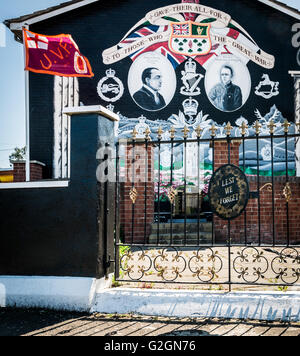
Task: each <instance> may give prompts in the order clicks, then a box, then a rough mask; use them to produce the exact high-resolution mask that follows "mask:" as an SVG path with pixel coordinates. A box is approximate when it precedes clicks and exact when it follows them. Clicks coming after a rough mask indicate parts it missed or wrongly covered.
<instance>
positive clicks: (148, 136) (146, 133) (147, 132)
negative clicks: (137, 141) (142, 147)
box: [145, 127, 151, 141]
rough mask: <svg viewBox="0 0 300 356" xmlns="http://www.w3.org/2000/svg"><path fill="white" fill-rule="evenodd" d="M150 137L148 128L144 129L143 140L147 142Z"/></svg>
mask: <svg viewBox="0 0 300 356" xmlns="http://www.w3.org/2000/svg"><path fill="white" fill-rule="evenodd" d="M150 135H151V130H150V129H149V127H147V128H146V131H145V139H146V140H147V141H149V140H150Z"/></svg>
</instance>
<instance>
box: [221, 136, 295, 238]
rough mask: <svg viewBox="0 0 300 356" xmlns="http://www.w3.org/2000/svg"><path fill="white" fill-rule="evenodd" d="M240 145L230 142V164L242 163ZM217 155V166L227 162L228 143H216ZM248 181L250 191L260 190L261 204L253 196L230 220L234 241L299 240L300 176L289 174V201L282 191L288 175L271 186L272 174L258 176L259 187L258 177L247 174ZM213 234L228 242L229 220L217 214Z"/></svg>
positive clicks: (277, 179)
mask: <svg viewBox="0 0 300 356" xmlns="http://www.w3.org/2000/svg"><path fill="white" fill-rule="evenodd" d="M239 144H240V143H239V142H235V144H233V145H231V163H232V164H234V165H237V166H238V165H239ZM214 158H215V168H216V169H217V168H218V167H220V166H221V165H224V164H227V163H228V144H227V142H223V141H222V142H217V143H216V144H215V155H214ZM248 180H249V184H250V191H251V192H257V191H258V190H259V191H260V204H259V199H258V198H256V199H250V200H249V203H248V206H247V209H246V210H245V212H244V213H243V214H242V215H241V216H240V217H238V218H237V219H234V220H232V221H231V222H230V238H231V242H232V243H244V242H254V243H258V242H261V243H266V244H270V243H271V244H272V243H276V244H286V243H287V242H288V239H289V242H290V243H300V209H299V208H300V178H299V177H289V182H290V188H291V192H292V197H291V200H290V201H289V203H288V204H287V202H286V199H285V196H284V194H283V190H284V188H285V186H286V177H285V176H283V177H274V185H273V186H271V184H272V178H271V177H259V186H258V181H257V176H248ZM272 187H273V188H272ZM273 190H274V201H273ZM273 202H274V217H273ZM273 221H274V223H273ZM273 227H274V228H273ZM214 233H215V241H216V242H224V241H227V240H228V237H229V233H228V222H227V221H226V220H222V219H220V218H219V217H217V216H215V217H214ZM288 235H289V236H288Z"/></svg>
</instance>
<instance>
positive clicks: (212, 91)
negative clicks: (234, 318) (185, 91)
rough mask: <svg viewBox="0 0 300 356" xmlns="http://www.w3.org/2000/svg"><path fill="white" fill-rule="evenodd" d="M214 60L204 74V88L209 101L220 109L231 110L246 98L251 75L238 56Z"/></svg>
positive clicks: (249, 87)
mask: <svg viewBox="0 0 300 356" xmlns="http://www.w3.org/2000/svg"><path fill="white" fill-rule="evenodd" d="M230 57H232V58H230V59H229V58H228V57H226V58H224V59H220V60H218V59H217V60H215V61H214V62H213V63H212V64H211V65H210V66H209V68H208V69H207V72H206V75H205V90H206V95H207V97H208V99H209V100H210V102H211V103H212V104H213V105H214V106H215V107H216V108H217V109H218V110H220V111H223V112H233V111H236V110H238V109H240V108H241V107H242V106H243V105H244V104H245V103H246V101H247V100H248V98H249V95H250V91H251V77H250V73H249V70H248V68H247V66H246V65H245V64H244V63H242V62H241V61H240V60H239V59H238V58H236V57H234V56H230Z"/></svg>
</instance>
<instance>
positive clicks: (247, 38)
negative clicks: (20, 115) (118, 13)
mask: <svg viewBox="0 0 300 356" xmlns="http://www.w3.org/2000/svg"><path fill="white" fill-rule="evenodd" d="M174 2H175V3H173V4H172V3H171V2H169V1H166V2H163V4H162V2H159V1H154V2H153V9H151V10H150V11H149V4H147V10H146V11H145V12H144V13H143V16H144V17H142V18H140V20H139V21H138V22H137V23H135V22H131V18H132V17H133V16H129V17H128V18H127V19H126V24H130V25H129V26H128V28H127V29H126V30H125V31H124V32H121V30H120V29H119V28H115V30H114V35H113V36H108V37H107V38H105V39H103V42H104V45H103V43H102V44H101V47H100V46H99V48H102V49H101V51H100V53H98V59H97V60H98V61H99V57H100V62H101V63H100V64H101V67H100V66H99V68H101V72H100V73H99V71H98V73H97V75H96V78H98V79H97V85H96V87H95V88H94V89H93V90H92V91H93V93H91V87H90V85H89V86H88V85H87V84H80V87H81V88H80V101H81V103H82V105H91V104H95V103H96V102H95V101H96V100H95V95H94V93H97V97H98V100H99V103H100V104H101V105H105V106H106V107H107V108H108V109H110V110H112V111H114V112H116V113H118V114H119V116H120V119H121V120H120V122H119V125H118V127H117V134H118V137H119V138H128V137H131V133H132V131H133V129H134V128H135V129H136V130H137V131H138V136H137V137H144V132H145V130H146V129H147V128H149V129H150V130H151V138H152V139H157V130H158V128H159V127H161V128H162V129H163V131H164V135H163V138H165V139H169V137H170V136H169V130H170V129H171V128H172V127H174V128H175V129H176V134H175V138H182V132H181V131H182V129H183V128H184V127H187V128H188V129H189V130H190V132H189V137H192V134H193V131H194V130H195V129H196V128H197V127H198V126H200V127H201V128H202V129H203V134H202V137H203V138H209V137H210V131H209V129H210V127H211V126H212V125H213V124H214V125H215V126H216V127H217V132H216V134H217V137H225V136H226V134H225V125H226V123H227V122H228V121H229V122H231V124H232V126H233V135H236V136H240V130H239V128H238V127H239V126H240V125H241V124H242V123H243V122H245V123H246V124H247V125H248V126H249V128H248V130H247V135H248V136H249V135H253V136H255V134H256V133H255V130H254V129H253V128H252V127H251V125H252V124H253V123H254V122H255V121H256V120H259V122H260V124H261V125H262V135H263V134H264V133H266V132H267V133H269V131H268V124H269V122H270V120H273V121H274V122H275V124H276V127H275V135H276V134H281V133H282V132H283V131H282V128H281V127H280V124H281V123H283V122H284V120H285V119H288V120H289V121H292V120H293V117H287V116H286V114H287V113H288V110H290V109H287V107H288V103H287V102H286V103H283V101H284V100H282V98H281V92H282V91H283V90H284V91H285V92H287V91H288V92H290V93H291V95H289V100H290V101H289V103H290V104H291V105H293V98H292V96H293V94H292V90H293V83H292V78H291V77H290V76H289V74H288V70H286V72H285V73H283V72H282V68H281V67H282V65H281V64H282V63H283V59H282V58H281V57H282V49H283V48H284V47H285V46H290V47H292V46H291V38H292V36H293V32H292V31H291V27H289V30H290V33H289V37H288V38H286V39H284V36H286V33H284V36H281V34H280V31H283V25H282V24H280V23H278V24H277V22H276V19H272V21H273V22H272V25H270V24H271V22H268V21H267V20H266V22H257V23H256V24H255V25H254V24H253V19H252V20H249V19H248V17H247V16H246V14H245V13H244V11H242V9H243V6H245V9H247V7H249V4H248V2H247V1H246V5H244V4H243V2H241V3H239V4H236V6H235V7H240V9H239V10H240V11H237V9H236V8H235V11H234V16H233V15H232V14H231V13H230V9H231V7H230V6H227V7H226V4H227V5H228V3H229V1H227V2H226V4H225V5H224V4H223V5H221V4H219V6H220V7H221V8H222V10H220V9H218V2H214V1H210V2H208V1H201V0H181V1H180V0H178V3H176V1H174ZM129 3H130V4H129ZM129 3H128V4H127V3H126V4H125V5H124V6H125V7H126V6H127V5H128V9H129V6H131V7H130V8H131V9H132V6H133V5H132V1H130V2H129ZM208 3H209V4H210V5H211V6H208V5H207V4H208ZM155 4H161V5H166V4H167V5H166V6H162V7H155ZM251 4H252V3H251ZM212 6H214V7H212ZM251 6H252V5H251ZM251 6H250V7H251ZM258 6H260V5H259V4H255V5H253V7H258ZM145 8H146V7H145ZM224 8H225V9H227V11H224ZM141 9H143V6H142V4H140V6H139V7H138V8H137V11H139V13H141V11H142V10H141ZM251 10H253V9H252V8H251ZM128 11H129V10H128ZM253 11H254V10H253ZM256 11H258V9H256ZM237 13H238V14H239V16H240V18H241V20H242V23H243V26H242V25H241V24H240V23H239V18H237ZM264 16H266V14H265V15H264ZM245 18H247V21H245ZM245 24H246V25H245ZM276 24H277V25H276ZM275 26H276V27H275ZM120 27H122V29H123V30H124V26H120ZM248 27H249V28H248ZM254 29H255V30H254ZM297 29H298V27H297V26H296V25H295V26H294V28H293V31H294V32H295V31H296V30H297ZM126 31H127V32H126ZM283 32H284V31H283ZM274 34H276V36H278V40H276V39H275V38H274ZM116 36H119V38H120V40H119V41H113V39H115V38H116ZM122 36H123V37H122ZM296 36H297V35H296V34H294V37H293V43H294V45H293V46H294V47H295V43H296V42H297V39H298V37H296ZM254 37H255V38H254ZM273 40H274V41H273ZM276 41H277V42H276ZM284 42H285V43H284ZM270 43H272V45H270ZM107 44H109V45H108V46H107ZM105 45H106V46H105ZM104 46H105V47H104ZM264 47H267V49H265V48H264ZM270 48H271V49H273V50H270ZM278 59H279V61H278ZM284 63H285V62H284ZM286 64H287V63H285V65H286ZM289 69H291V67H290V68H289ZM81 83H82V82H81ZM86 88H88V90H86ZM91 98H93V99H91ZM281 104H283V105H281ZM291 105H289V108H291ZM292 112H293V110H291V111H290V112H289V113H292ZM290 130H291V131H290V132H293V131H294V130H295V128H294V126H292V127H291V128H290ZM252 145H253V146H252ZM283 145H284V141H281V140H275V141H274V152H273V154H274V172H275V174H278V175H280V174H284V171H285V166H284V163H283V162H284V161H285V157H282V154H283V152H284V150H283ZM254 146H255V147H254ZM288 149H289V154H288V159H289V173H290V174H294V171H295V163H294V162H295V157H294V151H295V148H294V140H290V141H289V142H288ZM270 150H271V145H270V140H260V142H259V151H260V152H259V161H260V174H262V175H269V174H271V173H270V172H271V170H270V167H271V162H270V160H271V152H270ZM170 154H171V153H170V147H169V145H163V147H162V158H161V167H160V168H161V171H162V172H163V171H168V170H170ZM174 157H175V158H176V160H175V163H174V167H176V169H177V170H178V171H177V173H178V174H179V175H180V174H181V173H180V170H182V169H183V162H184V161H185V162H187V161H188V162H189V163H190V164H191V166H190V165H189V168H188V171H190V172H193V171H194V170H195V167H197V164H198V162H196V161H195V158H194V157H195V152H194V151H193V147H192V144H191V147H190V149H189V150H188V157H186V158H184V159H183V145H178V146H177V147H175V148H174ZM241 157H242V152H241ZM240 163H241V165H246V173H248V174H256V172H257V152H256V143H255V140H253V142H252V141H251V142H250V141H249V143H247V145H246V161H244V160H243V161H242V160H241V162H240ZM201 165H203V167H204V169H207V170H211V168H212V152H211V149H210V147H209V145H208V144H207V145H205V144H201ZM193 176H194V173H193V174H192V173H191V180H193Z"/></svg>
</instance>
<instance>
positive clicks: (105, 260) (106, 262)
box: [104, 256, 116, 268]
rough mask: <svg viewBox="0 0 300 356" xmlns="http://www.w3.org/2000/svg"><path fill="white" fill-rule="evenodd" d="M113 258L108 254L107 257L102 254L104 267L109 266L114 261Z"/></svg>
mask: <svg viewBox="0 0 300 356" xmlns="http://www.w3.org/2000/svg"><path fill="white" fill-rule="evenodd" d="M115 262H116V261H115V260H112V259H111V258H110V256H108V258H107V257H106V256H104V268H109V267H110V266H111V264H112V263H115Z"/></svg>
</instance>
